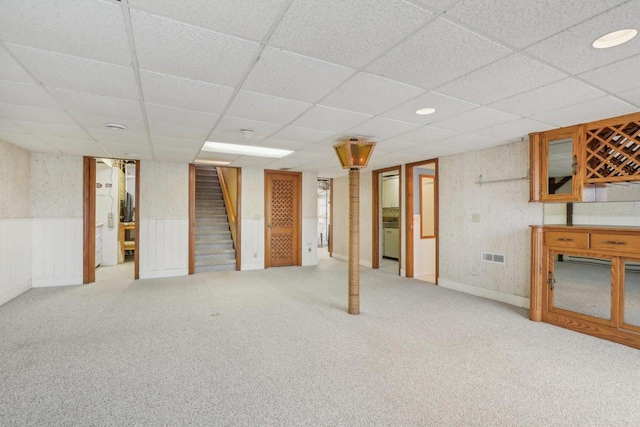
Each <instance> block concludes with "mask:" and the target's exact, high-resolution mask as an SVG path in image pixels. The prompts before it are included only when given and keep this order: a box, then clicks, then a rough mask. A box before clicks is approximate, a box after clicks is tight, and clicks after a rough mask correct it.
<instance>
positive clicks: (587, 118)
mask: <svg viewBox="0 0 640 427" xmlns="http://www.w3.org/2000/svg"><path fill="white" fill-rule="evenodd" d="M636 111H637V109H636V107H634V106H633V105H631V104H628V103H626V102H623V101H620V100H618V99H616V98H614V97H611V96H606V97H603V98H598V99H594V100H592V101H587V102H584V103H582V104H578V105H573V106H571V107H567V108H562V109H560V110H555V111H549V112H546V113H541V114H537V115H535V116H532V117H531V118H532V119H533V120H538V121H540V122H543V123H550V124H552V125H555V126H571V125H577V124H579V123H586V122H591V121H594V120H601V119H606V118H608V117H615V116H620V115H623V114H630V113H635V112H636Z"/></svg>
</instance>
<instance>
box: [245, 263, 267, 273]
mask: <svg viewBox="0 0 640 427" xmlns="http://www.w3.org/2000/svg"><path fill="white" fill-rule="evenodd" d="M240 270H242V271H248V270H264V262H253V263H251V262H248V263H243V264H242V265H241V266H240Z"/></svg>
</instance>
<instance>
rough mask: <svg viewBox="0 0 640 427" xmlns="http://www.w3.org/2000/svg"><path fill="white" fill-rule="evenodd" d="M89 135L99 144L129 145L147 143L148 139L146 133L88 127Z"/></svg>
mask: <svg viewBox="0 0 640 427" xmlns="http://www.w3.org/2000/svg"><path fill="white" fill-rule="evenodd" d="M87 131H88V132H89V134H91V136H92V137H93V138H94V139H95V140H96V141H98V143H100V144H101V145H105V146H106V145H107V144H123V145H127V146H131V145H149V139H148V138H147V134H146V133H136V132H130V131H129V130H126V131H124V132H123V131H119V130H110V129H105V128H103V129H88V130H87Z"/></svg>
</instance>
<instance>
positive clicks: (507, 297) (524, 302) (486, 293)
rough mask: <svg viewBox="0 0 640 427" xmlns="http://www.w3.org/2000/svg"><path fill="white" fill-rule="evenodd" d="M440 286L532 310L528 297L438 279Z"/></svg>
mask: <svg viewBox="0 0 640 427" xmlns="http://www.w3.org/2000/svg"><path fill="white" fill-rule="evenodd" d="M438 286H442V287H443V288H447V289H452V290H454V291H459V292H464V293H465V294H471V295H476V296H479V297H482V298H488V299H492V300H495V301H500V302H504V303H507V304H511V305H515V306H516V307H522V308H527V309H528V308H530V304H531V303H530V300H529V298H526V297H521V296H518V295H511V294H505V293H504V292H499V291H494V290H491V289H485V288H479V287H477V286H471V285H465V284H464V283H458V282H454V281H452V280H447V279H443V278H438Z"/></svg>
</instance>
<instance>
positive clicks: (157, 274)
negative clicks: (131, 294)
mask: <svg viewBox="0 0 640 427" xmlns="http://www.w3.org/2000/svg"><path fill="white" fill-rule="evenodd" d="M188 275H189V269H188V268H176V269H172V270H154V271H141V272H140V279H161V278H163V277H178V276H188Z"/></svg>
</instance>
